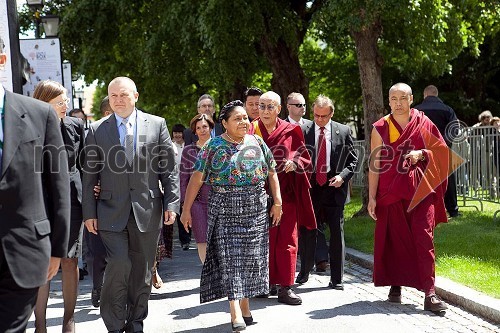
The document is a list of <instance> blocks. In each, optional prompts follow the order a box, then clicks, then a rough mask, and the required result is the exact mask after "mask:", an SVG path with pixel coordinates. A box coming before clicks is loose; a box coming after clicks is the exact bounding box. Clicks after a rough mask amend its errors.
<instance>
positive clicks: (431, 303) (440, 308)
mask: <svg viewBox="0 0 500 333" xmlns="http://www.w3.org/2000/svg"><path fill="white" fill-rule="evenodd" d="M446 309H448V306H447V305H446V303H445V302H443V301H442V300H440V299H439V297H437V296H436V295H435V294H432V295H429V296H426V297H425V301H424V310H425V311H431V312H434V313H438V314H439V313H443V312H444V311H445V310H446Z"/></svg>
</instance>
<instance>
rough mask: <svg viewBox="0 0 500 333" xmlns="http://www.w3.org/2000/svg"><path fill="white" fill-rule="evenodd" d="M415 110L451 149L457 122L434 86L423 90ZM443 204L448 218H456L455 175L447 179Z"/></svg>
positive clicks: (455, 116) (453, 113)
mask: <svg viewBox="0 0 500 333" xmlns="http://www.w3.org/2000/svg"><path fill="white" fill-rule="evenodd" d="M415 109H417V110H420V111H423V112H424V114H425V115H426V116H427V118H429V119H430V120H431V121H432V122H433V123H434V125H436V127H437V128H438V130H439V133H441V135H442V136H443V138H444V141H446V144H447V145H448V147H450V148H451V144H452V142H453V139H454V138H455V137H456V136H457V135H458V129H459V126H460V124H459V122H458V119H457V115H456V114H455V111H454V110H453V109H452V108H451V107H450V106H448V105H446V104H444V102H443V101H442V100H441V99H440V98H439V97H438V89H437V87H436V86H433V85H429V86H427V87H425V89H424V100H423V101H422V103H421V104H419V105H416V106H415ZM444 204H445V206H446V210H447V211H448V214H450V217H457V216H458V203H457V180H456V176H455V173H452V174H451V175H450V176H449V177H448V187H447V188H446V193H445V195H444Z"/></svg>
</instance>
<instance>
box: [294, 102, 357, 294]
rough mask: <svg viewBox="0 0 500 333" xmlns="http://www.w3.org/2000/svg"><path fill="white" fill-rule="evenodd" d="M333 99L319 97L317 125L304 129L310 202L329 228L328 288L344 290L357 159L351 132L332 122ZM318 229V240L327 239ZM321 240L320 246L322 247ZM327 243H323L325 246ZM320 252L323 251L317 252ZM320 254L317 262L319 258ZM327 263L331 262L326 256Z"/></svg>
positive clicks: (303, 274) (319, 220)
mask: <svg viewBox="0 0 500 333" xmlns="http://www.w3.org/2000/svg"><path fill="white" fill-rule="evenodd" d="M334 110H335V109H334V106H333V102H332V100H331V99H330V98H328V97H326V96H323V95H319V96H318V97H317V98H316V100H315V101H314V104H313V113H314V124H305V125H302V126H301V127H302V131H303V132H304V138H305V142H306V146H307V147H308V149H309V151H310V154H311V156H312V161H313V164H314V172H313V175H312V177H311V185H312V188H311V199H312V203H313V207H314V214H315V215H316V220H317V223H318V226H319V225H320V224H321V223H326V224H327V225H328V226H329V227H330V248H329V251H328V252H329V256H330V271H331V277H330V283H329V287H330V288H332V289H337V290H344V285H343V282H342V279H343V275H344V257H345V250H344V205H345V202H346V198H347V191H348V183H349V179H351V177H352V176H353V174H354V169H355V168H356V165H357V162H358V157H357V154H356V152H355V151H354V146H353V141H352V137H351V131H350V129H349V127H348V126H346V125H342V124H339V123H337V122H335V121H332V120H331V118H332V116H333V112H334ZM322 230H323V229H322V228H320V227H318V238H319V237H324V234H323V233H322ZM321 243H322V242H321V241H319V239H318V245H321ZM324 243H325V242H323V244H324ZM316 251H317V252H320V251H321V248H318V247H317V248H316ZM318 254H320V253H317V255H316V258H317V257H318ZM325 257H326V258H325V260H327V259H328V256H327V254H326V253H325ZM309 260H310V259H309ZM302 266H304V267H309V268H310V267H312V263H307V262H304V261H302V260H301V267H302ZM308 275H309V271H308V269H307V268H306V269H305V270H304V271H303V270H302V269H301V271H300V273H299V276H298V277H297V279H298V280H299V277H300V278H301V279H302V280H305V281H307V278H308Z"/></svg>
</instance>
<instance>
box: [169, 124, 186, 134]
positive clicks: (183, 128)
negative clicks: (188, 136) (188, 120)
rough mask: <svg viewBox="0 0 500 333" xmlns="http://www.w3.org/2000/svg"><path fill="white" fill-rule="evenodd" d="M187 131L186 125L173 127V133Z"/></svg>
mask: <svg viewBox="0 0 500 333" xmlns="http://www.w3.org/2000/svg"><path fill="white" fill-rule="evenodd" d="M185 129H186V127H184V125H182V124H175V125H174V126H172V133H173V132H181V133H182V132H184V130H185Z"/></svg>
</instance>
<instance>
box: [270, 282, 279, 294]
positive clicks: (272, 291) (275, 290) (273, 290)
mask: <svg viewBox="0 0 500 333" xmlns="http://www.w3.org/2000/svg"><path fill="white" fill-rule="evenodd" d="M269 295H271V296H276V295H278V286H277V285H275V284H272V285H271V286H270V287H269Z"/></svg>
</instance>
